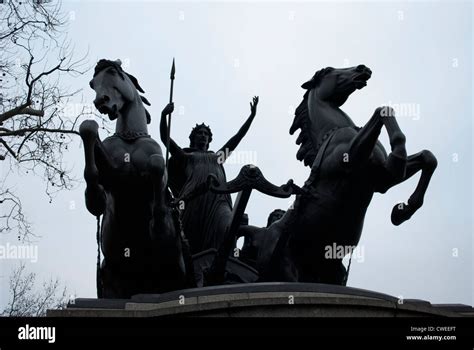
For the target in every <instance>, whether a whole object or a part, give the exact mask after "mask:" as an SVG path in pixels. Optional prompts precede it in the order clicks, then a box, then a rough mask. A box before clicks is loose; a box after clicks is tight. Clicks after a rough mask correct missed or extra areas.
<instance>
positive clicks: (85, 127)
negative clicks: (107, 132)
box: [79, 119, 99, 139]
mask: <svg viewBox="0 0 474 350" xmlns="http://www.w3.org/2000/svg"><path fill="white" fill-rule="evenodd" d="M79 134H80V135H81V137H82V138H83V139H84V138H88V137H94V138H95V137H96V136H97V135H98V134H99V124H97V122H96V121H95V120H91V119H88V120H84V121H83V122H82V123H81V126H79Z"/></svg>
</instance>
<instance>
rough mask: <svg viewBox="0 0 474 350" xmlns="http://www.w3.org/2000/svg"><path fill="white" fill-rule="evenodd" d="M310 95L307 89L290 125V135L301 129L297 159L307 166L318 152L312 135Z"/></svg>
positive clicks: (297, 140)
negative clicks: (309, 107) (309, 108)
mask: <svg viewBox="0 0 474 350" xmlns="http://www.w3.org/2000/svg"><path fill="white" fill-rule="evenodd" d="M308 95H309V90H307V91H306V93H305V94H304V97H303V101H302V102H301V103H300V105H299V106H298V107H297V108H296V110H295V118H294V120H293V124H292V125H291V127H290V135H293V134H294V133H295V131H296V130H298V129H300V130H301V131H300V134H299V135H298V138H297V139H296V144H297V145H301V146H300V148H299V150H298V152H297V153H296V159H298V160H299V161H303V162H304V165H305V166H306V165H308V166H311V165H312V164H313V162H314V160H315V159H316V154H317V149H316V145H314V144H313V140H312V139H311V136H310V126H309V111H308Z"/></svg>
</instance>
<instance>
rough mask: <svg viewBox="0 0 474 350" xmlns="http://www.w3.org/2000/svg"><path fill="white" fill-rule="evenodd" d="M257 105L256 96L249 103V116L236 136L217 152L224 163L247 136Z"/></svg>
mask: <svg viewBox="0 0 474 350" xmlns="http://www.w3.org/2000/svg"><path fill="white" fill-rule="evenodd" d="M257 105H258V96H254V98H253V99H252V102H250V116H249V117H248V118H247V120H246V121H245V123H244V125H242V127H241V128H240V129H239V131H238V132H237V134H235V135H234V136H232V137H231V138H230V140H229V141H227V142H226V144H225V145H224V146H222V148H221V149H220V150H219V151H218V153H219V155H221V157H223V161H225V160H226V159H227V158H228V157H229V156H230V154H231V153H232V152H233V151H234V150H235V149H236V148H237V146H238V145H239V143H240V141H242V139H243V138H244V136H245V135H246V134H247V131H249V129H250V125H251V124H252V122H253V119H254V118H255V115H256V114H257Z"/></svg>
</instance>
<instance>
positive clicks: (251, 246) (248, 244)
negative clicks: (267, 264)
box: [239, 209, 285, 268]
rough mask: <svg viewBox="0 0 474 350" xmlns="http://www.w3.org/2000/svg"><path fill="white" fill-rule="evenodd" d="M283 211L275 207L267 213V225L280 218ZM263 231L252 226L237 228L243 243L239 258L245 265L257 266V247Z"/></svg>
mask: <svg viewBox="0 0 474 350" xmlns="http://www.w3.org/2000/svg"><path fill="white" fill-rule="evenodd" d="M283 215H285V211H284V210H281V209H275V210H274V211H272V212H271V213H270V214H269V215H268V219H267V227H269V226H270V225H271V224H273V223H274V222H275V221H278V220H280V219H281V218H282V217H283ZM263 234H265V231H263V230H256V229H255V227H254V226H249V225H248V223H247V224H246V225H242V226H241V227H240V229H239V236H241V237H242V236H243V237H244V243H243V244H242V252H241V253H240V259H241V260H242V261H243V262H244V263H246V264H247V265H249V266H251V267H253V268H255V267H256V266H257V257H258V249H259V247H260V244H261V241H262V239H263V237H262V236H263Z"/></svg>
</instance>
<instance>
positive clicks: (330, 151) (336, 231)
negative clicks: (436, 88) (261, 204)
mask: <svg viewBox="0 0 474 350" xmlns="http://www.w3.org/2000/svg"><path fill="white" fill-rule="evenodd" d="M371 75H372V72H371V70H370V69H369V68H367V67H365V66H364V65H359V66H357V67H352V68H345V69H334V68H325V69H322V70H320V71H318V72H316V74H315V75H314V76H313V78H312V79H311V80H310V81H308V82H306V83H304V84H303V85H302V87H303V88H304V89H305V90H306V93H305V94H304V99H303V101H302V102H301V104H300V105H299V106H298V108H297V109H296V112H295V119H294V121H293V124H292V126H291V129H290V133H291V134H293V133H294V132H295V131H296V130H298V129H300V130H301V133H300V134H299V136H298V139H297V140H296V143H297V144H301V146H300V149H299V151H298V153H297V159H298V160H301V161H304V164H305V165H307V166H310V167H311V175H310V177H309V179H308V180H307V181H306V182H305V184H304V187H303V188H302V193H301V194H298V195H297V196H296V200H295V202H294V205H293V207H292V208H290V209H289V210H288V211H287V212H286V213H285V215H284V216H283V217H282V218H281V219H280V220H278V221H276V222H275V223H273V224H272V225H271V226H270V227H268V228H255V227H252V226H247V227H245V226H244V227H243V228H242V229H241V230H242V232H241V235H244V236H246V237H250V239H254V240H258V242H256V243H257V244H256V245H257V246H258V256H257V262H256V265H257V269H258V270H259V272H260V279H261V280H263V281H299V282H319V283H331V284H342V285H345V284H346V281H347V275H348V272H347V271H346V268H345V267H344V265H343V264H342V258H343V257H341V256H340V255H338V254H337V252H334V251H331V248H332V247H335V246H336V247H342V248H349V249H353V248H355V246H357V244H358V243H359V239H360V237H361V233H362V227H363V223H364V217H365V214H366V211H367V208H368V206H369V204H370V202H371V200H372V197H373V195H374V193H375V192H380V193H385V192H386V191H387V190H388V189H390V188H391V187H393V186H395V185H397V184H399V183H401V182H403V181H405V180H407V179H408V178H410V177H411V176H413V175H414V174H415V173H417V172H418V171H421V177H420V180H419V182H418V185H417V187H416V190H415V192H414V193H413V194H412V195H411V197H410V198H409V199H408V203H407V204H404V203H401V204H397V205H395V207H394V208H393V210H392V215H391V220H392V223H393V224H394V225H400V224H401V223H403V222H404V221H405V220H408V219H410V217H411V216H412V215H413V214H414V213H415V211H416V210H417V209H419V208H420V207H421V206H422V204H423V198H424V195H425V192H426V190H427V188H428V185H429V182H430V178H431V176H432V174H433V172H434V170H435V168H436V166H437V161H436V158H435V156H434V155H433V154H432V153H431V152H430V151H427V150H424V151H421V152H420V153H417V154H414V155H411V156H407V152H406V148H405V136H404V134H403V132H402V131H401V130H400V128H399V126H398V124H397V121H396V119H395V114H394V111H393V109H391V108H389V107H383V108H377V109H376V110H375V112H374V114H373V116H372V117H371V118H370V119H369V121H368V122H367V124H365V125H364V126H363V127H362V128H358V127H356V126H355V124H354V123H353V121H352V120H351V119H350V118H349V116H348V115H347V114H346V113H344V112H343V111H342V110H341V109H340V107H341V106H342V105H343V104H344V102H345V101H346V100H347V98H348V97H349V96H350V95H351V94H352V93H353V92H354V91H356V90H359V89H362V88H363V87H365V86H366V85H367V81H368V80H369V79H370V77H371ZM382 127H384V128H385V129H386V131H387V133H388V136H389V140H390V146H391V153H390V154H389V155H388V156H387V153H386V152H385V149H384V147H383V146H382V145H381V144H380V142H378V137H379V134H380V131H381V129H382ZM254 244H255V242H254ZM343 251H344V250H343ZM345 251H348V250H345ZM345 255H346V254H345Z"/></svg>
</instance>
